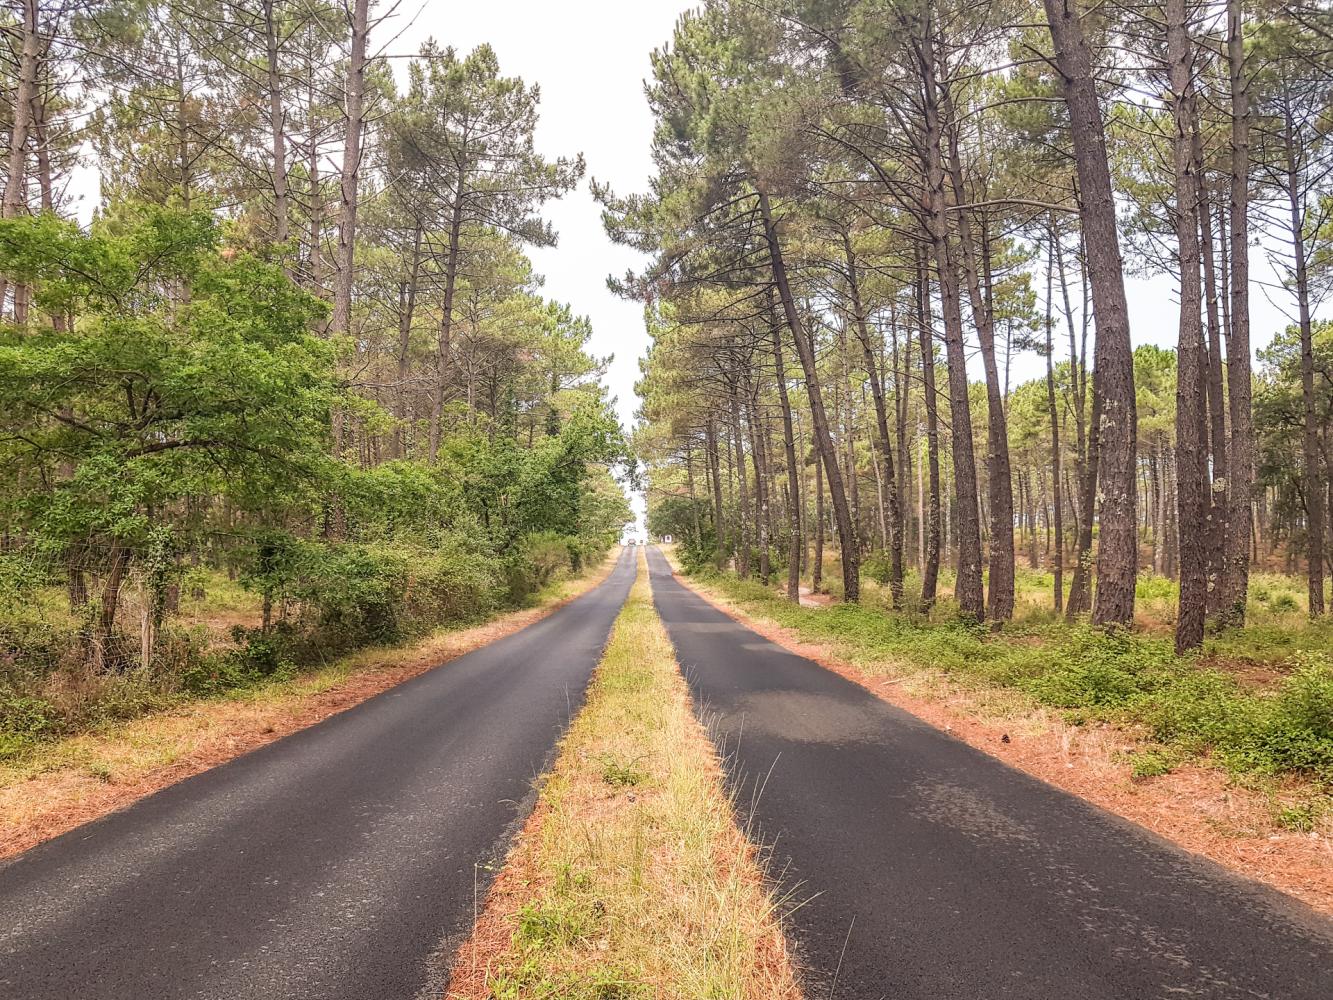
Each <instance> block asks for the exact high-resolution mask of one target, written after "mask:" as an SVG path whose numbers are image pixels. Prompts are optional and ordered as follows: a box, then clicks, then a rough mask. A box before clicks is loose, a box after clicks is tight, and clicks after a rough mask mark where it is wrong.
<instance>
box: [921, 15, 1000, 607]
mask: <svg viewBox="0 0 1333 1000" xmlns="http://www.w3.org/2000/svg"><path fill="white" fill-rule="evenodd" d="M919 44H920V53H921V63H922V76H923V85H924V87H923V89H924V94H925V104H924V108H925V118H926V136H925V163H924V164H923V166H924V168H925V170H924V172H925V180H926V198H927V212H926V219H927V229H928V231H929V234H930V242H931V247H932V249H933V251H934V255H935V271H936V274H937V275H938V277H939V284H940V307H941V309H942V311H943V314H944V315H943V319H944V348H945V355H946V358H947V360H948V367H949V415H950V417H951V418H952V421H951V422H952V425H953V439H952V444H953V447H952V448H951V449H950V450H951V452H952V454H953V473H954V496H955V502H954V507H955V518H956V523H957V540H958V567H957V582H956V583H955V586H954V597H955V598H956V599H957V601H958V606H959V609H960V610H961V611H962V612H963V614H965V615H968V616H970V617H972V618H975V619H976V620H977V621H982V620H983V619H985V617H986V605H985V595H984V593H983V592H982V579H981V514H980V511H979V509H978V498H977V463H976V457H975V455H974V454H973V448H972V408H971V402H970V400H969V398H968V386H967V355H966V353H965V349H964V344H963V313H962V305H961V303H960V302H959V289H958V269H957V266H956V263H955V261H954V258H953V248H952V245H951V243H950V241H949V220H948V214H947V205H946V200H945V193H944V160H943V149H942V143H943V139H944V137H943V132H942V126H941V122H940V108H939V99H938V94H937V91H936V86H935V39H934V38H933V36H931V35H929V34H928V35H927V37H926V38H924V39H922V40H921V42H920V43H919Z"/></svg>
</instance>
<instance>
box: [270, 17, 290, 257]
mask: <svg viewBox="0 0 1333 1000" xmlns="http://www.w3.org/2000/svg"><path fill="white" fill-rule="evenodd" d="M273 7H274V0H264V7H263V15H264V43H265V52H266V55H267V57H268V62H267V67H266V68H267V70H268V102H269V105H268V106H269V128H270V129H271V132H272V155H273V215H274V220H275V221H274V240H275V241H276V242H278V243H285V242H287V235H288V232H289V228H288V227H289V222H288V219H289V216H290V214H291V210H290V206H289V204H288V194H287V134H286V130H285V125H286V122H285V120H284V118H283V107H282V72H281V67H280V66H279V65H278V23H277V18H276V16H275V13H274V10H273Z"/></svg>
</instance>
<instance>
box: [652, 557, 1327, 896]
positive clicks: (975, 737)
mask: <svg viewBox="0 0 1333 1000" xmlns="http://www.w3.org/2000/svg"><path fill="white" fill-rule="evenodd" d="M668 554H670V553H668ZM679 579H680V580H681V582H682V583H685V584H686V585H687V586H689V587H690V588H691V589H693V590H694V591H695V592H696V593H698V594H700V595H701V596H703V597H704V598H706V599H707V600H708V601H709V602H710V603H712V604H713V605H714V606H716V607H717V608H719V609H720V610H722V611H724V612H725V613H727V614H728V615H729V616H731V617H733V618H734V619H736V620H737V621H740V622H742V623H743V624H745V625H747V626H748V627H750V628H751V629H753V630H754V631H756V632H758V633H759V634H761V635H763V636H764V637H765V638H767V639H770V640H771V641H773V642H776V643H778V644H779V645H781V646H784V647H786V648H787V649H789V650H791V651H792V652H795V653H797V654H798V655H800V656H803V657H806V658H807V659H811V660H814V661H816V662H818V663H820V664H822V665H823V666H825V667H827V668H828V669H830V670H833V671H835V672H837V673H839V674H841V675H843V676H845V677H847V678H849V679H851V680H853V681H855V682H856V683H858V684H860V685H862V686H863V687H865V688H867V689H868V690H870V691H871V692H873V693H874V694H876V695H877V696H879V697H880V698H882V699H884V700H885V701H887V702H890V703H891V704H894V705H896V706H898V707H900V708H903V709H906V710H907V711H908V712H911V713H912V714H913V715H916V716H917V717H919V718H921V719H923V720H925V721H926V722H928V723H930V724H932V725H934V726H935V727H937V728H939V729H942V730H944V731H946V732H948V733H950V734H951V735H953V736H955V737H957V738H958V739H961V740H963V741H965V742H966V743H968V744H970V745H972V746H973V747H976V748H977V749H980V750H982V751H984V752H985V753H987V754H989V755H991V756H993V757H996V758H998V759H1000V760H1002V761H1004V762H1005V763H1007V764H1009V765H1011V766H1013V767H1016V768H1018V769H1020V770H1022V771H1025V772H1027V773H1028V774H1031V775H1033V776H1035V777H1037V778H1040V779H1041V780H1043V781H1046V782H1048V783H1050V784H1052V785H1055V786H1056V787H1058V788H1061V789H1063V790H1065V791H1068V792H1070V793H1072V794H1075V795H1078V796H1079V797H1081V798H1083V799H1085V800H1087V801H1089V802H1092V803H1095V804H1096V805H1098V806H1100V807H1102V808H1104V809H1107V810H1109V811H1110V812H1113V813H1116V814H1117V815H1120V816H1122V817H1124V818H1126V819H1129V820H1132V821H1133V822H1135V823H1137V824H1139V825H1140V826H1143V827H1146V828H1147V829H1149V830H1151V831H1153V832H1154V833H1156V834H1158V835H1160V836H1162V837H1164V838H1166V839H1168V840H1170V841H1173V842H1174V843H1176V844H1178V845H1180V846H1181V847H1184V848H1186V849H1187V850H1190V851H1193V852H1196V853H1198V854H1202V855H1204V856H1206V857H1208V858H1210V859H1212V860H1213V861H1216V862H1217V863H1219V864H1221V865H1223V866H1225V867H1227V868H1229V869H1231V870H1233V871H1236V872H1239V873H1241V874H1243V875H1246V876H1248V877H1251V878H1254V879H1257V880H1259V881H1261V882H1264V883H1267V884H1268V885H1271V886H1273V887H1275V888H1277V889H1279V890H1281V891H1283V892H1286V893H1289V894H1290V895H1292V896H1295V897H1297V898H1299V899H1301V900H1303V901H1305V902H1306V903H1308V904H1309V905H1310V906H1312V907H1314V908H1315V909H1317V910H1319V911H1321V912H1323V913H1325V914H1333V801H1331V800H1330V796H1329V789H1328V787H1327V785H1326V784H1324V783H1321V782H1318V781H1316V780H1313V779H1311V778H1307V777H1302V776H1300V775H1298V774H1292V773H1286V774H1276V775H1274V774H1253V773H1251V774H1238V773H1236V772H1235V771H1234V770H1229V769H1227V768H1225V767H1223V766H1221V765H1220V764H1219V762H1217V761H1214V760H1211V759H1209V758H1208V757H1207V756H1198V755H1178V754H1176V753H1175V752H1174V751H1171V750H1163V748H1161V747H1159V746H1158V745H1156V744H1155V743H1154V742H1153V741H1152V739H1151V738H1150V736H1149V734H1147V733H1146V732H1144V731H1143V730H1142V728H1141V727H1138V726H1134V725H1126V724H1117V723H1114V722H1109V721H1104V720H1098V719H1089V718H1082V717H1079V716H1078V715H1077V714H1076V713H1070V712H1068V711H1061V710H1058V709H1055V708H1051V707H1048V706H1045V705H1042V704H1040V703H1039V702H1038V701H1037V700H1035V699H1034V698H1032V697H1031V696H1029V695H1028V694H1026V693H1024V692H1022V691H1020V690H1016V689H1015V688H1013V687H1006V686H1001V685H997V684H992V683H987V682H986V681H985V680H984V679H981V678H978V677H976V676H972V675H968V674H965V673H960V672H957V671H946V670H944V669H941V668H940V667H938V666H933V665H932V664H931V663H930V657H929V651H928V650H926V651H925V652H926V655H924V656H922V657H921V658H916V659H913V658H909V657H904V656H901V655H886V654H885V652H884V651H883V650H882V649H879V650H877V649H876V646H875V642H874V641H873V639H871V638H868V637H866V636H865V635H863V634H858V633H856V632H850V631H849V632H847V633H845V634H836V635H833V634H830V633H831V632H832V631H836V630H835V629H834V628H833V627H832V626H831V625H830V622H831V620H830V619H828V618H827V617H826V616H827V615H828V613H829V612H828V609H827V608H819V607H810V606H807V605H806V603H805V602H804V601H803V602H802V607H800V608H793V607H791V606H790V605H789V604H787V603H786V602H784V601H783V600H782V599H781V597H780V596H779V595H778V594H777V593H776V592H775V591H769V590H765V589H763V588H760V587H759V586H758V585H757V584H753V583H741V582H739V581H736V580H735V579H734V578H733V577H710V578H708V579H706V580H700V579H697V578H692V577H689V576H685V575H683V574H682V575H680V576H679ZM835 607H836V605H835ZM885 614H886V615H887V614H888V612H885ZM1306 640H1310V641H1313V642H1316V643H1317V642H1318V641H1319V636H1317V635H1314V636H1311V635H1306V636H1304V637H1303V638H1302V637H1299V636H1298V637H1296V638H1294V639H1293V638H1291V637H1290V636H1289V637H1288V641H1289V642H1290V643H1292V644H1294V645H1295V646H1296V647H1298V649H1299V648H1300V647H1303V646H1304V645H1305V644H1306ZM1013 641H1016V642H1030V641H1038V640H1034V639H1032V638H1031V637H1026V638H1025V637H1021V636H1020V637H1016V638H1015V639H1014V640H1013ZM1246 641H1249V640H1246ZM1247 652H1252V650H1249V651H1247ZM1298 655H1301V654H1300V653H1299V652H1298ZM1274 659H1275V660H1280V659H1281V658H1280V657H1278V656H1275V657H1274ZM1219 663H1225V664H1230V665H1231V666H1233V667H1234V668H1235V670H1236V671H1237V672H1239V673H1241V674H1242V675H1244V676H1243V677H1242V680H1243V681H1245V682H1248V683H1252V684H1254V685H1255V686H1256V687H1258V688H1260V689H1263V688H1267V687H1268V686H1270V685H1271V683H1272V682H1273V681H1274V680H1275V679H1280V678H1281V677H1283V676H1286V669H1285V668H1284V667H1283V666H1282V665H1281V663H1280V662H1279V663H1276V664H1269V665H1266V666H1265V665H1264V664H1262V663H1260V664H1256V663H1255V662H1254V661H1253V660H1252V659H1250V658H1247V657H1244V656H1229V655H1226V654H1225V652H1222V651H1216V650H1215V651H1213V652H1211V653H1210V654H1208V655H1207V656H1205V657H1204V658H1203V664H1204V665H1206V666H1214V667H1215V666H1217V665H1218V664H1219ZM1158 772H1165V773H1158Z"/></svg>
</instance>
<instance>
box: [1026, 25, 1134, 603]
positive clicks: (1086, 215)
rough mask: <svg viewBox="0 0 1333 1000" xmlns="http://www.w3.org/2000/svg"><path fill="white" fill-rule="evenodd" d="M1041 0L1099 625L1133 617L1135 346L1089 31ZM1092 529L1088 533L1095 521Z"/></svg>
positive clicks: (1086, 519) (1086, 514)
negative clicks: (1069, 240)
mask: <svg viewBox="0 0 1333 1000" xmlns="http://www.w3.org/2000/svg"><path fill="white" fill-rule="evenodd" d="M1043 2H1044V5H1045V7H1046V17H1047V21H1048V23H1049V25H1050V32H1051V40H1052V42H1053V43H1054V46H1055V62H1056V66H1057V67H1058V69H1059V72H1060V77H1061V84H1062V88H1063V90H1064V97H1065V104H1066V105H1067V106H1068V109H1069V119H1070V132H1071V135H1072V137H1073V143H1074V164H1075V170H1076V173H1077V176H1078V184H1079V193H1080V199H1079V217H1080V219H1081V221H1082V226H1083V240H1084V245H1085V247H1086V255H1087V261H1088V278H1089V283H1090V284H1091V286H1092V300H1093V309H1094V310H1095V313H1096V316H1097V342H1096V371H1095V373H1094V377H1093V397H1094V401H1093V402H1094V407H1096V405H1097V402H1098V400H1100V404H1101V405H1100V427H1098V428H1096V433H1097V436H1098V447H1099V452H1100V466H1101V468H1100V471H1099V474H1100V479H1101V485H1102V490H1101V493H1102V503H1101V517H1100V522H1101V531H1100V542H1101V544H1100V546H1099V548H1098V552H1097V599H1096V607H1095V608H1094V610H1093V621H1095V622H1097V623H1098V624H1101V625H1130V624H1132V623H1133V621H1134V583H1135V577H1136V575H1137V569H1138V518H1137V516H1136V514H1135V504H1136V500H1137V490H1136V487H1135V462H1136V445H1137V441H1136V438H1137V433H1138V430H1137V414H1136V411H1135V400H1134V349H1133V347H1132V345H1131V344H1130V338H1129V307H1128V305H1127V304H1126V301H1125V280H1124V273H1123V270H1122V265H1121V258H1120V236H1119V232H1118V230H1117V228H1116V211H1115V191H1114V188H1113V187H1112V185H1111V172H1110V168H1109V166H1108V164H1107V155H1106V134H1105V131H1104V129H1103V126H1102V122H1103V119H1102V114H1101V101H1100V99H1099V97H1098V95H1097V87H1096V80H1095V77H1094V76H1093V65H1092V49H1091V47H1090V46H1089V45H1088V42H1087V39H1086V38H1085V37H1084V34H1083V26H1082V24H1081V23H1080V21H1079V15H1078V10H1077V7H1076V6H1075V5H1074V4H1072V3H1069V2H1068V0H1043ZM1089 464H1091V463H1089ZM1082 520H1084V521H1089V522H1090V521H1091V520H1092V511H1091V508H1089V509H1087V510H1085V511H1084V514H1083V517H1082ZM1081 528H1082V525H1080V529H1081ZM1088 531H1089V533H1090V532H1091V525H1089V526H1088ZM1080 533H1082V532H1080ZM1071 603H1072V602H1071Z"/></svg>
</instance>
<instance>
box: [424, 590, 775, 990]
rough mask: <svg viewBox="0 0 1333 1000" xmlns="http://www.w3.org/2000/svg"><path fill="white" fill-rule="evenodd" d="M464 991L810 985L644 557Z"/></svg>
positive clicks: (494, 902) (505, 876)
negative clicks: (740, 820) (692, 693)
mask: <svg viewBox="0 0 1333 1000" xmlns="http://www.w3.org/2000/svg"><path fill="white" fill-rule="evenodd" d="M449 997H450V998H451V1000H463V998H468V1000H479V998H495V1000H505V998H518V997H523V998H556V997H559V998H589V1000H591V998H606V997H617V998H620V997H644V998H649V997H651V998H655V1000H657V998H663V1000H665V998H680V1000H687V998H688V1000H698V998H701V997H711V998H736V1000H741V998H747V1000H748V998H753V1000H759V998H763V1000H797V998H798V997H799V992H798V990H797V987H796V984H795V980H794V976H793V973H792V966H791V962H790V960H789V957H788V954H787V949H786V943H785V939H784V938H783V935H782V931H781V928H780V926H779V920H778V918H777V915H776V913H775V906H774V902H773V900H772V898H771V897H770V894H769V892H768V890H767V888H766V885H765V882H764V878H763V874H762V871H761V868H760V864H759V862H758V860H757V857H756V851H755V849H754V847H753V846H752V845H751V844H750V842H749V841H747V840H746V838H745V836H744V835H743V833H742V832H741V831H740V830H739V829H737V826H736V823H735V818H734V814H733V811H732V808H731V803H730V802H729V801H728V799H727V796H726V794H725V792H724V790H723V784H722V774H721V769H720V767H719V764H718V760H717V758H716V755H715V754H714V751H713V747H712V744H711V743H709V741H708V738H707V736H706V734H705V733H704V731H703V729H702V727H701V726H700V725H699V723H698V722H697V721H696V719H695V717H694V713H693V711H692V710H691V706H690V699H689V691H688V689H687V687H686V685H685V682H684V680H683V679H682V677H681V675H680V671H679V668H678V667H677V665H676V661H675V657H674V654H673V652H672V648H671V644H670V642H669V641H668V639H667V636H666V632H665V630H664V629H663V627H662V624H661V622H660V621H659V620H658V618H657V614H656V612H655V611H654V610H653V606H652V597H651V590H650V587H649V584H648V581H647V577H646V574H645V573H644V572H643V569H642V567H641V568H640V574H639V579H638V581H637V582H636V584H635V585H634V589H633V590H632V591H631V594H630V599H629V602H628V603H627V604H626V606H625V608H624V610H623V611H622V612H621V614H620V617H619V619H618V620H617V622H616V626H615V629H614V631H613V633H612V636H611V640H610V642H609V644H608V645H607V648H606V652H605V654H604V656H603V659H602V662H601V664H600V665H599V666H598V668H597V673H596V675H595V677H594V680H593V684H592V687H591V689H590V692H589V696H588V702H587V705H586V707H585V708H584V709H583V711H582V712H581V713H580V714H579V716H578V718H577V719H576V720H575V721H574V723H573V725H572V727H571V728H570V731H569V733H568V735H567V736H566V737H565V739H564V742H563V743H562V745H561V752H560V757H559V759H558V761H557V763H556V765H555V768H554V770H553V772H552V774H551V775H550V776H549V777H548V778H547V780H546V782H545V784H544V786H543V788H542V791H541V797H540V801H539V804H538V807H537V809H536V810H535V811H534V813H533V816H532V818H531V819H530V820H529V821H528V824H527V826H526V827H525V829H524V831H523V833H522V835H521V836H520V838H519V840H518V842H517V845H516V846H515V848H514V850H513V851H512V852H511V854H510V857H509V860H508V862H507V864H506V866H505V869H504V870H503V871H502V873H501V875H500V877H499V878H498V879H497V881H496V883H495V886H494V888H493V889H492V891H491V894H490V897H489V899H488V901H487V906H486V911H485V913H484V914H483V915H482V918H481V919H480V921H479V922H478V925H477V927H476V929H475V931H474V934H473V937H472V939H471V940H470V941H468V942H466V943H465V944H464V945H463V947H462V948H461V949H460V950H459V954H458V956H457V958H456V960H455V965H454V970H453V980H452V983H451V987H450V992H449Z"/></svg>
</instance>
